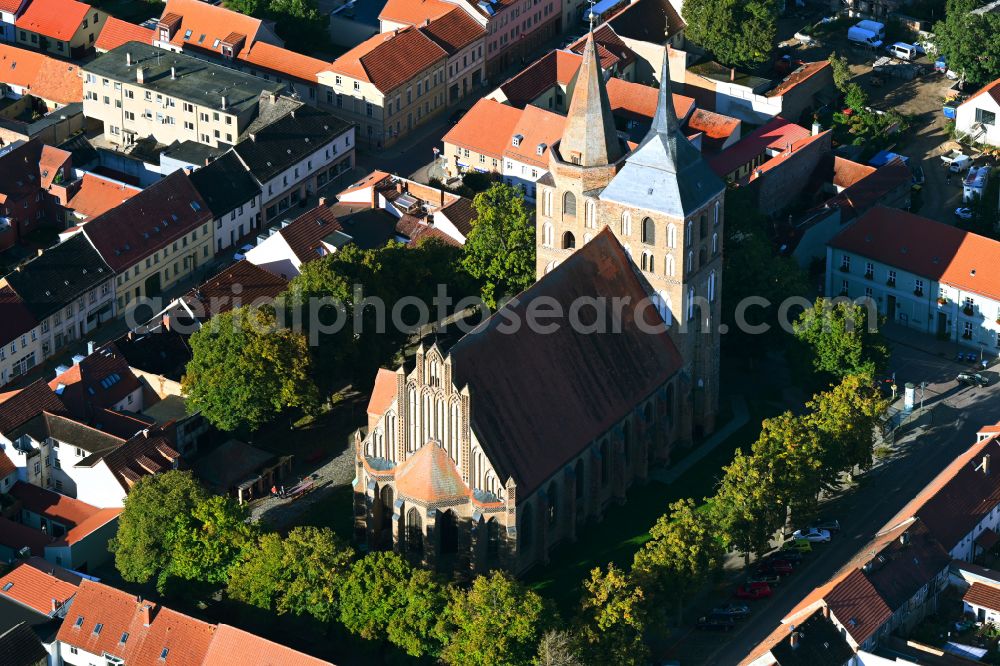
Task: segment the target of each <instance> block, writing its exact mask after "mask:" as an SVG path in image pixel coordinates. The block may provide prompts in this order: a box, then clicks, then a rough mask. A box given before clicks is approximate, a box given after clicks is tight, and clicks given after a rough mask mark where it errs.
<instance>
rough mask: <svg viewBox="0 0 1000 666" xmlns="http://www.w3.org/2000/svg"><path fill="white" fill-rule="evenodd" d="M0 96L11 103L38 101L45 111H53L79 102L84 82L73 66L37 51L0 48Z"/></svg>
mask: <svg viewBox="0 0 1000 666" xmlns="http://www.w3.org/2000/svg"><path fill="white" fill-rule="evenodd" d="M0 92H2V93H3V96H4V97H6V98H7V99H12V100H19V99H22V98H24V97H29V96H30V97H31V98H33V99H35V100H39V101H40V102H41V104H42V105H43V106H44V110H45V111H52V110H55V109H59V108H62V107H64V106H66V105H67V104H72V103H74V102H82V101H83V81H82V79H81V78H80V71H79V68H78V67H77V66H76V65H71V64H68V63H66V62H65V61H63V60H57V59H56V58H52V57H50V56H47V55H45V54H44V53H38V52H37V51H29V50H27V49H22V48H18V47H16V46H10V45H7V44H0ZM27 101H31V100H27ZM15 107H16V105H15ZM31 108H32V109H34V106H32V107H31ZM39 110H40V109H39ZM5 111H7V112H9V111H10V109H9V108H8V109H6V110H5Z"/></svg>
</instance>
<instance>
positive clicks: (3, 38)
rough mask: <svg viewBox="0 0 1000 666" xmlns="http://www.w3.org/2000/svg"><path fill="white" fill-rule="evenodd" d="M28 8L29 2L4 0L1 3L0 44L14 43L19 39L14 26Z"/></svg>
mask: <svg viewBox="0 0 1000 666" xmlns="http://www.w3.org/2000/svg"><path fill="white" fill-rule="evenodd" d="M27 8H28V0H3V1H2V2H0V42H13V41H14V40H15V39H16V38H17V33H16V32H15V31H14V24H15V23H16V22H17V19H18V17H19V16H21V14H23V13H24V10H26V9H27Z"/></svg>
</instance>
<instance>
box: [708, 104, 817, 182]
mask: <svg viewBox="0 0 1000 666" xmlns="http://www.w3.org/2000/svg"><path fill="white" fill-rule="evenodd" d="M809 135H810V131H809V130H807V129H806V128H805V127H801V126H799V125H796V124H795V123H793V122H791V121H790V120H785V119H784V118H782V117H781V116H775V117H774V118H772V119H771V120H770V121H769V122H767V123H766V124H764V125H763V126H761V127H759V128H757V129H756V130H754V131H753V132H752V133H750V134H748V135H747V136H745V137H743V138H742V139H740V140H739V141H737V142H736V143H735V144H734V145H732V146H730V147H729V148H727V149H725V150H724V151H722V152H721V153H719V154H718V155H715V156H714V157H711V158H709V161H708V164H709V166H710V167H712V170H713V171H715V173H716V174H718V175H719V176H728V175H729V174H730V173H733V172H734V171H736V170H737V169H739V168H740V167H741V166H743V165H745V164H749V163H750V162H752V161H753V160H754V159H756V158H757V157H759V156H760V155H761V154H763V153H764V151H766V150H767V149H768V148H770V149H773V150H784V149H785V148H787V147H788V146H790V145H791V144H792V143H794V142H795V141H798V140H799V139H804V138H806V137H807V136H809Z"/></svg>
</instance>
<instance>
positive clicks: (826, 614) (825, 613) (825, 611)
mask: <svg viewBox="0 0 1000 666" xmlns="http://www.w3.org/2000/svg"><path fill="white" fill-rule="evenodd" d="M823 617H825V618H826V619H828V620H829V619H830V607H829V606H827V605H824V606H823Z"/></svg>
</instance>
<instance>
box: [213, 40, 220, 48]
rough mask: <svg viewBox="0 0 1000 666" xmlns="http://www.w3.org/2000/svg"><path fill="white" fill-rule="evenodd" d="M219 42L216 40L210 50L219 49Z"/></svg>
mask: <svg viewBox="0 0 1000 666" xmlns="http://www.w3.org/2000/svg"><path fill="white" fill-rule="evenodd" d="M219 41H221V40H218V39H217V40H215V43H213V44H212V48H213V49H217V48H219Z"/></svg>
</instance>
